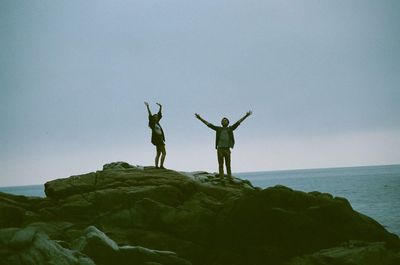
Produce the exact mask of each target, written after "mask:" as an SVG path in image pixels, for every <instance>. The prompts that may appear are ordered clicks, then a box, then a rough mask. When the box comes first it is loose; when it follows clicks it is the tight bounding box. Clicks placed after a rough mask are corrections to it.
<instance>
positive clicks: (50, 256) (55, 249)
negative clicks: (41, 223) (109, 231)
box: [0, 227, 95, 265]
mask: <svg viewBox="0 0 400 265" xmlns="http://www.w3.org/2000/svg"><path fill="white" fill-rule="evenodd" d="M0 238H1V242H0V250H3V253H2V261H1V262H2V263H3V264H9V265H19V264H21V265H39V264H57V265H58V264H59V265H95V264H94V262H93V261H92V260H91V259H89V258H88V257H85V256H83V255H82V254H80V253H78V252H75V251H71V250H69V249H66V248H63V247H62V246H60V245H59V244H58V243H57V242H55V241H53V240H51V239H50V238H49V237H48V236H47V235H46V234H45V233H43V232H42V231H40V230H38V229H37V228H35V227H26V228H23V229H1V230H0Z"/></svg>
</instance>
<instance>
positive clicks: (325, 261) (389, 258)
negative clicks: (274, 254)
mask: <svg viewBox="0 0 400 265" xmlns="http://www.w3.org/2000/svg"><path fill="white" fill-rule="evenodd" d="M350 264H351V265H377V264H379V265H398V264H400V254H399V253H395V252H393V251H391V250H388V249H387V248H386V246H385V243H383V242H373V243H367V242H362V241H350V242H347V243H344V244H342V245H340V246H338V247H334V248H330V249H323V250H320V251H318V252H316V253H313V254H311V255H305V256H302V257H296V258H294V259H293V260H292V261H290V262H289V263H288V264H287V265H350Z"/></svg>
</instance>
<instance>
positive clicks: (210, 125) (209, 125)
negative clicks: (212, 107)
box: [194, 113, 217, 130]
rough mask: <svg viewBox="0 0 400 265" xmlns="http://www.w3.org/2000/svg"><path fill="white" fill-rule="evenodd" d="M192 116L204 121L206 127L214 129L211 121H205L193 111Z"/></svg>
mask: <svg viewBox="0 0 400 265" xmlns="http://www.w3.org/2000/svg"><path fill="white" fill-rule="evenodd" d="M194 116H195V117H196V118H197V119H199V120H200V121H201V122H202V123H204V124H205V125H207V126H208V127H210V128H211V129H213V130H215V129H216V127H217V126H215V125H214V124H212V123H209V122H208V121H206V120H205V119H203V118H202V117H201V116H200V114H198V113H195V114H194Z"/></svg>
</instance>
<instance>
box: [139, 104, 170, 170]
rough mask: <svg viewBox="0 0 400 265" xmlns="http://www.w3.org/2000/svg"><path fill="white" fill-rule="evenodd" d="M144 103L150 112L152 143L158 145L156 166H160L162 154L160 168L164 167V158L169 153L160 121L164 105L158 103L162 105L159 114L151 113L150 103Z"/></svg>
mask: <svg viewBox="0 0 400 265" xmlns="http://www.w3.org/2000/svg"><path fill="white" fill-rule="evenodd" d="M144 105H146V107H147V111H148V113H149V127H150V129H151V143H152V144H154V145H155V146H156V152H157V153H156V158H155V164H156V168H159V167H158V161H159V159H160V155H161V161H160V162H161V163H160V168H162V169H164V160H165V156H166V155H167V152H166V151H165V136H164V131H163V129H162V127H161V125H160V123H159V121H160V120H161V118H162V114H161V110H162V105H161V104H160V103H157V105H158V106H159V107H160V109H159V110H158V113H157V114H154V115H153V114H151V111H150V107H149V103H147V102H144Z"/></svg>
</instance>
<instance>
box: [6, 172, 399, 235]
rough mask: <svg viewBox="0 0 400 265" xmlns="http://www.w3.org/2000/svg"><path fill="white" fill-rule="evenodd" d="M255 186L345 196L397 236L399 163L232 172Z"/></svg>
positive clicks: (23, 190) (33, 191)
mask: <svg viewBox="0 0 400 265" xmlns="http://www.w3.org/2000/svg"><path fill="white" fill-rule="evenodd" d="M234 175H235V176H237V177H240V178H243V179H248V180H250V181H251V182H252V183H253V185H254V186H258V187H262V188H267V187H271V186H275V185H284V186H288V187H290V188H292V189H295V190H302V191H306V192H309V191H320V192H327V193H330V194H332V195H333V196H340V197H344V198H346V199H348V200H349V201H350V203H351V205H352V207H353V209H355V210H356V211H358V212H361V213H363V214H365V215H368V216H370V217H372V218H374V219H375V220H377V221H378V222H379V223H381V224H382V225H383V226H384V227H385V228H386V229H387V230H388V231H390V232H392V233H395V234H397V235H400V165H389V166H364V167H346V168H321V169H301V170H281V171H263V172H244V173H236V174H234ZM0 191H1V192H7V193H12V194H18V195H25V196H39V197H45V194H44V186H43V185H31V186H18V187H3V188H0Z"/></svg>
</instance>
